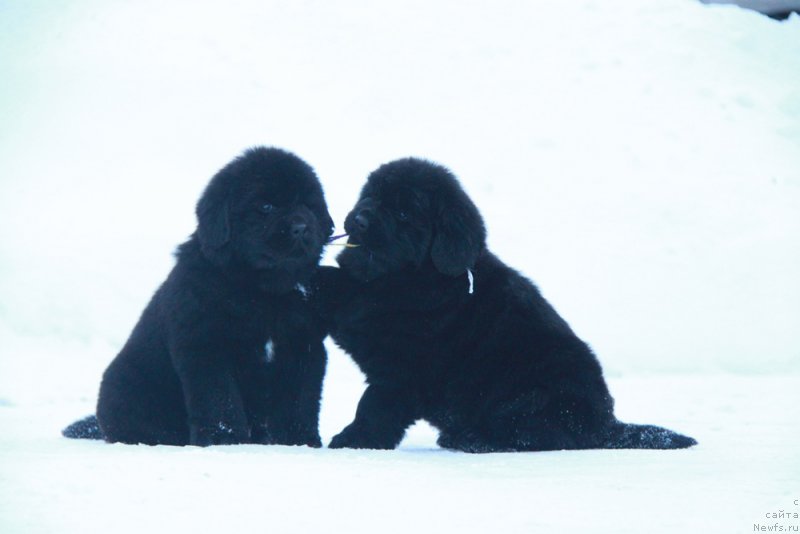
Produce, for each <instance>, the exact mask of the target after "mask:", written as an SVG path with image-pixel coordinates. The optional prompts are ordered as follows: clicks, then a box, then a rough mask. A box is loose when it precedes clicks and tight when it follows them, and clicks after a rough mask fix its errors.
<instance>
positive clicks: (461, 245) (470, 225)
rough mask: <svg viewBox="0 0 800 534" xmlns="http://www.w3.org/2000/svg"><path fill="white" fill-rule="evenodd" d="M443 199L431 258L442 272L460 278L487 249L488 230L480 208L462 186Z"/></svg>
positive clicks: (435, 224)
mask: <svg viewBox="0 0 800 534" xmlns="http://www.w3.org/2000/svg"><path fill="white" fill-rule="evenodd" d="M442 197H443V198H441V199H440V202H439V206H438V207H437V214H436V220H435V221H434V232H435V234H434V237H433V244H432V245H431V259H432V260H433V265H434V267H436V269H437V270H439V272H441V273H444V274H448V275H450V276H458V275H460V274H463V273H465V272H466V271H467V269H471V268H472V267H473V266H474V265H475V260H477V259H478V255H479V254H480V252H481V250H483V248H484V246H486V227H485V226H484V224H483V219H482V218H481V214H480V212H479V211H478V208H477V207H476V206H475V204H474V203H473V202H472V200H470V198H469V197H468V196H467V194H466V193H464V191H462V190H461V188H460V187H458V186H456V189H455V190H454V191H453V190H450V191H447V195H442Z"/></svg>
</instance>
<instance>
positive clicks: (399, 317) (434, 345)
mask: <svg viewBox="0 0 800 534" xmlns="http://www.w3.org/2000/svg"><path fill="white" fill-rule="evenodd" d="M454 320H455V319H454V313H453V311H452V310H448V309H435V310H418V309H417V310H415V309H404V308H399V307H396V306H394V305H393V303H392V302H381V301H380V300H379V299H375V298H372V297H370V296H361V297H360V298H355V299H353V300H352V301H351V302H350V303H348V305H347V306H346V307H345V309H344V310H343V313H341V315H340V317H339V320H338V321H337V329H336V331H335V332H334V333H333V336H334V338H335V340H336V341H337V342H338V343H339V344H340V345H341V346H342V347H343V348H344V349H345V350H346V351H347V352H349V353H350V355H351V356H352V357H353V359H354V360H355V361H356V363H358V364H359V366H361V368H362V370H363V371H364V372H365V373H367V375H371V374H375V373H383V372H388V373H393V372H396V371H398V370H401V369H406V370H408V371H411V370H413V369H419V370H422V368H427V367H430V366H431V365H433V364H434V362H436V361H441V360H442V359H443V358H442V356H443V355H444V353H446V352H447V351H448V350H449V349H448V347H449V343H448V341H447V340H448V337H449V336H448V332H449V331H450V330H452V325H453V322H454Z"/></svg>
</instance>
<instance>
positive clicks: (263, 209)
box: [259, 204, 275, 213]
mask: <svg viewBox="0 0 800 534" xmlns="http://www.w3.org/2000/svg"><path fill="white" fill-rule="evenodd" d="M259 209H260V210H261V213H270V212H271V211H272V210H274V209H275V206H273V205H272V204H264V205H263V206H261V207H260V208H259Z"/></svg>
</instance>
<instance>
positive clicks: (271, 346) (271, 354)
mask: <svg viewBox="0 0 800 534" xmlns="http://www.w3.org/2000/svg"><path fill="white" fill-rule="evenodd" d="M264 357H265V358H266V360H267V363H272V360H274V359H275V343H274V342H273V341H272V340H271V339H268V340H267V342H266V344H264Z"/></svg>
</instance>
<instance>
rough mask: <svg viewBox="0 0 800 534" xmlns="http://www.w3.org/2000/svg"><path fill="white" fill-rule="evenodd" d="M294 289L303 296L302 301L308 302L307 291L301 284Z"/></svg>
mask: <svg viewBox="0 0 800 534" xmlns="http://www.w3.org/2000/svg"><path fill="white" fill-rule="evenodd" d="M294 288H295V289H296V290H297V291H299V292H300V294H301V295H303V300H308V289H306V286H304V285H303V284H297V285H296V286H294Z"/></svg>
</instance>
